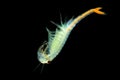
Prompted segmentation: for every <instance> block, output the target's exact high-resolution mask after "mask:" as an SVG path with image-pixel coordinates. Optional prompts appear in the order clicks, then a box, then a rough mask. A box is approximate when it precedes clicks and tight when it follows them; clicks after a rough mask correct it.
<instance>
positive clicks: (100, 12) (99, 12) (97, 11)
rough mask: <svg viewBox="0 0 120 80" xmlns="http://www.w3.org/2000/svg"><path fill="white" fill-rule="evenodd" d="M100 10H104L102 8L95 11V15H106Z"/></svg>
mask: <svg viewBox="0 0 120 80" xmlns="http://www.w3.org/2000/svg"><path fill="white" fill-rule="evenodd" d="M100 9H102V8H101V7H97V8H95V9H93V11H94V12H95V13H97V14H101V15H105V13H104V12H102V11H100Z"/></svg>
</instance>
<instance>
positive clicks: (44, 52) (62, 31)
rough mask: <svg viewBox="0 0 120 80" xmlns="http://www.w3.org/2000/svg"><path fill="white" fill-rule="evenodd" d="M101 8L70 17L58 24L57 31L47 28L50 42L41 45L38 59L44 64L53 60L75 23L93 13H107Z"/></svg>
mask: <svg viewBox="0 0 120 80" xmlns="http://www.w3.org/2000/svg"><path fill="white" fill-rule="evenodd" d="M100 9H101V7H98V8H94V9H90V10H88V11H86V12H85V13H83V14H82V15H79V16H78V17H76V18H75V19H70V20H69V21H68V22H67V23H64V24H61V25H58V24H56V25H57V27H58V28H57V29H56V31H55V32H53V31H49V30H48V29H47V31H48V42H45V43H43V45H42V46H40V48H39V50H38V52H37V54H38V60H39V61H40V62H41V63H43V64H48V63H49V62H50V61H52V60H53V59H54V58H55V57H56V56H57V55H58V54H59V52H60V51H61V49H62V48H63V46H64V44H65V42H66V40H67V38H68V36H69V34H70V33H71V31H72V29H73V28H74V27H75V25H76V24H77V23H78V22H79V21H80V20H82V19H83V18H85V17H86V16H88V15H90V14H91V13H97V14H102V15H103V14H105V13H104V12H102V11H100ZM54 24H55V23H54Z"/></svg>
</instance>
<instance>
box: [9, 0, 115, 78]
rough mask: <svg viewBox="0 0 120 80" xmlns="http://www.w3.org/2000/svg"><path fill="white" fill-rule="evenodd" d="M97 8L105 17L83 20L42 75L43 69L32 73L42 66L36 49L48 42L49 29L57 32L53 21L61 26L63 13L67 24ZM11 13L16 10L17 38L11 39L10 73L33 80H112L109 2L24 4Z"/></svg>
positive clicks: (15, 36)
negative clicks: (47, 29)
mask: <svg viewBox="0 0 120 80" xmlns="http://www.w3.org/2000/svg"><path fill="white" fill-rule="evenodd" d="M16 5H17V4H16ZM13 7H15V6H13ZM96 7H102V8H103V9H102V10H101V11H103V12H105V13H106V15H98V14H95V13H94V14H91V15H89V16H87V17H86V18H85V19H83V20H82V21H80V22H79V23H78V24H77V25H76V27H75V28H74V29H73V31H72V32H71V34H70V36H69V38H68V40H67V42H66V44H65V46H64V47H63V49H62V50H61V52H60V53H59V55H58V56H57V57H56V58H55V59H54V60H53V61H52V62H51V63H50V64H48V65H45V66H44V69H43V71H42V73H40V71H41V66H40V67H39V68H37V69H36V70H35V71H33V70H34V69H35V67H36V66H37V65H38V64H39V63H40V62H39V61H38V60H37V50H38V48H39V47H40V45H41V44H42V43H43V42H44V41H45V40H47V39H48V33H47V31H46V27H47V28H49V29H50V30H55V29H56V26H55V25H53V24H52V23H50V21H54V22H56V23H58V24H60V14H61V15H62V20H63V22H65V21H67V20H69V19H70V18H71V17H77V16H78V15H80V14H82V13H84V12H85V11H87V10H89V9H91V8H96ZM10 9H11V8H10ZM11 10H13V11H14V13H11V14H12V15H14V22H15V24H14V26H15V27H12V28H13V30H12V31H11V32H13V33H12V34H11V36H13V35H14V36H13V37H14V38H12V37H11V38H12V39H10V43H11V44H10V45H12V46H14V48H13V49H12V50H13V51H12V54H13V55H12V57H13V58H12V61H9V62H14V63H13V65H14V66H13V65H12V64H11V63H9V64H8V65H10V66H11V67H9V69H10V71H9V73H11V72H12V73H15V74H16V75H18V76H20V77H19V78H22V79H24V78H26V79H33V80H38V79H39V80H45V79H50V80H51V79H65V78H66V79H69V78H73V80H76V79H78V80H79V79H100V78H102V77H106V78H107V77H110V76H109V74H111V70H110V69H111V63H112V58H113V57H112V56H111V53H110V52H112V51H113V50H112V48H111V45H112V43H111V38H112V33H111V32H113V31H114V30H112V27H111V26H110V25H112V2H111V1H110V0H79V1H75V0H74V1H39V2H35V1H34V2H22V4H19V7H18V8H15V9H11ZM11 10H10V11H11ZM8 12H9V11H8ZM12 28H11V29H12ZM8 30H9V29H8ZM13 43H15V45H13ZM14 53H15V54H14ZM7 63H8V62H7ZM17 78H18V77H17Z"/></svg>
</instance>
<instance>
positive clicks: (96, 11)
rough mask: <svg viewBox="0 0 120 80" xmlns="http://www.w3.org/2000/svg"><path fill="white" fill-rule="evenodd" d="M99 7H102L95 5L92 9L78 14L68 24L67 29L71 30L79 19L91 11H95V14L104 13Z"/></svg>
mask: <svg viewBox="0 0 120 80" xmlns="http://www.w3.org/2000/svg"><path fill="white" fill-rule="evenodd" d="M100 9H102V7H97V8H93V9H90V10H88V11H86V12H85V13H83V14H82V15H79V16H78V17H76V18H75V19H74V20H73V21H72V22H71V24H70V25H69V26H68V28H67V30H68V31H69V30H71V29H73V28H74V27H75V25H76V24H77V23H78V22H79V21H81V20H82V19H83V18H85V17H86V16H88V15H90V14H92V13H97V14H100V15H105V13H104V12H102V11H100Z"/></svg>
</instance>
